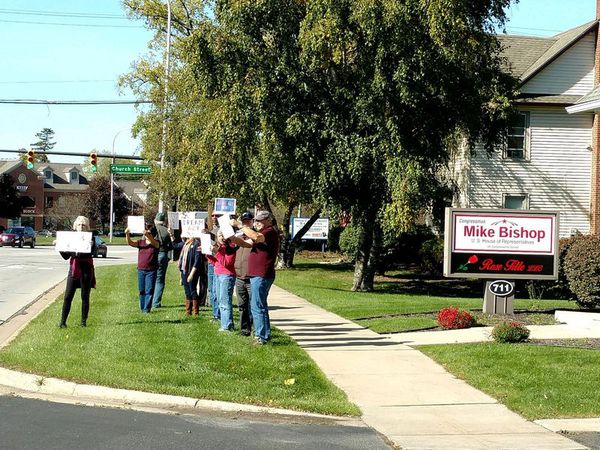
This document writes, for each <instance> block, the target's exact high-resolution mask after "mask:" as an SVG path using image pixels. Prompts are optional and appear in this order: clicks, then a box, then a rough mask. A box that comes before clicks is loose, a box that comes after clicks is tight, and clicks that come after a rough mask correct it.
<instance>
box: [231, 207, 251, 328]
mask: <svg viewBox="0 0 600 450" xmlns="http://www.w3.org/2000/svg"><path fill="white" fill-rule="evenodd" d="M253 220H254V216H253V215H252V213H250V212H248V211H246V212H244V213H243V214H242V215H241V216H240V218H239V222H240V223H241V225H242V226H244V227H248V228H252V222H253ZM236 237H238V238H240V239H243V240H244V241H246V242H250V243H251V242H252V240H251V239H249V238H248V237H247V236H246V235H245V234H244V233H243V232H241V231H238V232H237V234H236ZM248 256H250V248H247V247H242V246H240V247H239V248H238V250H237V253H236V255H235V275H236V278H235V295H236V297H237V304H238V310H239V312H240V330H242V334H243V335H244V336H250V334H251V332H252V314H251V313H250V277H248Z"/></svg>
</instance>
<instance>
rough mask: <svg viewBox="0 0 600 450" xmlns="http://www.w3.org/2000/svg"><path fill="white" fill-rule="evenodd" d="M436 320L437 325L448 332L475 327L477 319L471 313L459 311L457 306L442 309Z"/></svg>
mask: <svg viewBox="0 0 600 450" xmlns="http://www.w3.org/2000/svg"><path fill="white" fill-rule="evenodd" d="M435 320H437V323H438V324H439V325H440V326H441V327H442V328H444V329H446V330H458V329H461V328H470V327H472V326H473V325H475V319H474V318H473V316H472V315H471V313H470V312H469V311H466V310H464V309H459V308H457V307H456V306H448V307H446V308H442V309H441V310H440V312H439V313H438V315H437V317H436V318H435Z"/></svg>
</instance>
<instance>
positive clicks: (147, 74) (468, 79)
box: [125, 0, 514, 290]
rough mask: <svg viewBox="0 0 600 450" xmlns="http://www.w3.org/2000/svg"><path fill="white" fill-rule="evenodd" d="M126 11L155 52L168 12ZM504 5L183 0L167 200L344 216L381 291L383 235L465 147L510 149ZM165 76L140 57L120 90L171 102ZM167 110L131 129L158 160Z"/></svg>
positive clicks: (363, 271)
mask: <svg viewBox="0 0 600 450" xmlns="http://www.w3.org/2000/svg"><path fill="white" fill-rule="evenodd" d="M125 4H126V5H127V6H128V7H129V10H130V12H132V13H133V14H135V15H138V16H143V17H145V18H146V19H147V21H148V23H149V24H150V25H151V26H153V27H154V28H156V29H157V33H158V34H157V39H156V40H155V42H154V44H155V45H156V46H160V43H161V42H162V41H163V40H164V39H163V37H162V36H161V32H162V31H163V30H164V23H165V19H164V18H165V7H164V5H163V4H162V3H161V2H157V1H156V0H126V1H125ZM509 4H510V0H456V1H452V2H449V1H447V0H402V1H399V0H369V1H366V0H311V1H307V2H305V1H298V0H278V1H276V0H254V1H250V0H248V1H233V0H216V1H214V2H209V1H201V0H195V1H194V0H181V1H179V2H175V3H174V18H175V19H174V32H173V33H174V34H173V37H174V38H175V39H174V45H173V49H174V50H173V55H172V56H173V57H174V61H175V64H174V70H173V73H172V77H171V79H170V80H169V82H170V84H169V90H170V91H171V98H170V102H169V119H170V122H169V141H168V152H167V158H166V159H167V167H168V169H167V170H165V171H164V172H163V173H162V176H161V177H160V179H159V180H157V181H158V182H159V185H160V186H161V189H162V191H163V192H170V194H171V195H172V196H173V197H178V198H179V199H180V200H181V202H182V204H184V205H191V204H193V203H194V202H197V201H201V202H205V201H206V200H208V199H209V198H210V197H212V196H222V195H223V194H229V195H233V196H236V197H238V198H242V199H244V200H246V199H247V201H248V202H250V201H252V202H258V203H261V204H262V205H264V206H266V207H268V205H269V203H270V202H271V201H275V202H278V203H280V204H283V205H286V207H287V211H289V214H286V217H288V218H289V215H290V214H291V211H292V210H293V207H294V206H295V205H296V204H297V203H298V202H305V201H316V202H317V203H318V204H322V205H324V206H326V207H327V208H328V209H329V210H333V211H335V210H337V211H340V212H344V213H350V214H351V217H352V220H353V222H354V224H355V225H356V226H357V227H358V229H359V241H360V242H359V243H360V245H359V250H358V255H357V258H356V261H357V263H356V269H355V280H354V286H353V289H355V290H370V289H372V287H373V275H374V272H373V270H372V267H373V264H372V261H374V260H376V259H377V254H378V251H379V247H380V245H379V243H380V237H381V235H382V229H383V227H388V228H395V229H398V230H399V231H401V230H405V229H407V228H409V227H410V226H411V225H412V224H414V223H415V221H416V218H417V217H419V215H421V214H422V213H423V211H425V210H427V209H431V207H432V199H434V198H439V193H440V192H444V191H445V189H444V188H445V186H444V183H443V178H442V177H441V173H442V172H443V168H444V165H445V164H446V162H447V160H448V155H449V152H450V151H451V149H452V148H453V147H455V146H456V145H458V143H459V142H464V143H467V144H468V143H472V142H474V141H475V140H482V141H483V142H484V143H486V144H487V147H488V148H490V149H491V148H492V147H493V145H494V144H495V143H496V142H498V140H499V139H500V138H501V134H502V133H501V130H502V129H503V127H504V125H505V123H506V120H507V118H508V117H509V114H508V113H509V110H510V108H509V104H510V102H509V99H510V96H511V93H512V90H513V87H514V80H512V79H511V78H510V77H509V76H507V75H504V74H503V72H502V70H501V60H500V57H499V50H500V47H499V43H498V41H497V39H496V38H495V37H494V35H493V34H492V31H493V29H494V27H495V26H496V25H499V24H500V25H501V24H502V23H503V21H504V12H503V11H504V8H505V7H506V6H507V5H509ZM162 69H163V67H162V64H161V62H160V61H156V60H154V61H153V60H150V59H147V60H143V61H140V62H138V64H137V66H136V69H135V70H134V71H133V72H132V73H131V74H130V75H129V76H128V78H127V79H126V82H128V83H129V85H130V86H132V87H133V88H134V90H135V91H136V93H137V94H138V95H140V96H144V97H147V98H151V99H154V100H155V101H156V104H157V105H162V95H163V94H162V93H163V89H164V86H163V84H162V83H163V76H162ZM163 113H164V111H163V110H162V107H161V106H159V107H156V108H153V109H150V110H149V111H147V112H145V113H143V114H142V115H140V119H139V120H138V123H137V128H136V130H137V131H138V132H139V133H141V135H142V142H143V145H144V149H145V151H148V152H153V153H152V156H154V157H155V156H156V155H157V154H158V153H159V149H160V132H159V131H160V129H161V122H162V117H163ZM284 228H286V229H287V227H286V226H284ZM370 261H371V264H370Z"/></svg>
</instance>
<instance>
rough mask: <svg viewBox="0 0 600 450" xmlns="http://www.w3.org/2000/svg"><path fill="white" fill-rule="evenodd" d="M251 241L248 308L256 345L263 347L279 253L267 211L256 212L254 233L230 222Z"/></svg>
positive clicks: (271, 218) (267, 327)
mask: <svg viewBox="0 0 600 450" xmlns="http://www.w3.org/2000/svg"><path fill="white" fill-rule="evenodd" d="M232 225H236V226H238V227H239V228H240V231H241V232H242V233H244V234H245V235H246V236H247V237H248V238H250V239H251V240H252V250H250V255H248V272H247V275H248V277H250V309H251V311H252V320H253V322H254V336H255V343H256V344H257V345H263V344H266V343H267V342H268V341H269V339H270V338H271V321H270V318H269V305H268V303H267V297H268V295H269V290H270V289H271V286H272V285H273V281H275V261H276V260H277V255H278V254H279V233H278V232H277V230H276V229H275V228H274V227H273V217H272V216H271V213H270V212H268V211H259V212H257V213H256V216H255V219H254V227H255V230H253V229H252V228H250V227H248V226H244V224H242V223H240V222H236V221H232Z"/></svg>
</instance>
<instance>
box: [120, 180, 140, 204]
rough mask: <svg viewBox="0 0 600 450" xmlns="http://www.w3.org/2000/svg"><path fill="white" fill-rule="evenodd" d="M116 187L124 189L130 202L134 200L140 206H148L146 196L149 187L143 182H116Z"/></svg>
mask: <svg viewBox="0 0 600 450" xmlns="http://www.w3.org/2000/svg"><path fill="white" fill-rule="evenodd" d="M115 185H117V186H119V187H120V188H121V189H123V193H124V194H125V196H126V197H127V199H128V200H131V198H133V201H134V202H135V203H137V204H138V205H145V204H146V195H147V193H148V186H147V185H146V184H145V183H144V182H143V181H135V180H115Z"/></svg>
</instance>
